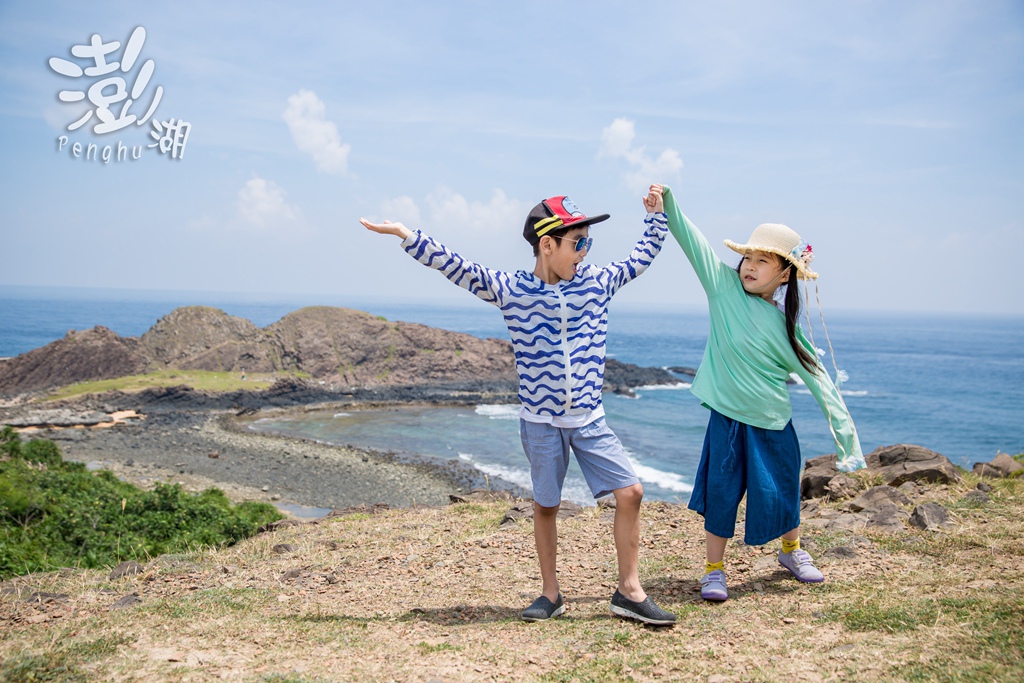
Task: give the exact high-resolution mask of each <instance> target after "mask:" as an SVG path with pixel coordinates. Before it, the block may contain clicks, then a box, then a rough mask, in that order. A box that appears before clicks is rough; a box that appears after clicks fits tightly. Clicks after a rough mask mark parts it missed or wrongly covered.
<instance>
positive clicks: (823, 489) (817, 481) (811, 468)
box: [800, 454, 839, 500]
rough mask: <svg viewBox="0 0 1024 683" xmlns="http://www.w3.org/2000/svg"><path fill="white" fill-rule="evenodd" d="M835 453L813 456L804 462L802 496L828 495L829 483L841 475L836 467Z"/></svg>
mask: <svg viewBox="0 0 1024 683" xmlns="http://www.w3.org/2000/svg"><path fill="white" fill-rule="evenodd" d="M836 462H837V458H836V456H835V454H832V455H822V456H819V457H817V458H811V459H809V460H808V461H807V462H805V463H804V473H803V476H801V477H800V498H801V499H803V500H806V499H808V498H821V497H822V496H826V495H828V484H829V482H830V481H832V479H833V478H834V477H836V476H838V475H839V468H838V467H836Z"/></svg>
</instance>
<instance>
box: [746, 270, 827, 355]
mask: <svg viewBox="0 0 1024 683" xmlns="http://www.w3.org/2000/svg"><path fill="white" fill-rule="evenodd" d="M773 255H774V256H775V257H776V258H777V259H779V263H780V265H783V266H786V265H788V266H789V279H788V280H787V281H786V283H785V284H784V285H782V286H783V287H785V288H786V294H785V298H784V300H783V306H784V308H785V315H786V336H787V337H789V345H790V346H791V347H793V353H795V354H796V358H797V360H799V361H800V365H802V366H804V368H806V369H807V372H809V373H811V374H812V375H816V374H818V359H817V358H815V357H814V356H812V355H811V352H810V351H808V350H807V349H806V348H804V345H803V344H801V343H800V342H799V341H797V339H796V327H797V323H798V321H799V320H800V285H799V284H798V280H797V276H796V274H797V271H796V266H794V265H793V264H792V263H790V262H789V260H788V259H784V258H782V257H781V256H779V255H778V254H773ZM742 265H743V260H742V259H740V262H739V264H737V266H736V272H737V273H739V272H740V267H741V266H742ZM750 296H757V295H756V294H751V295H750Z"/></svg>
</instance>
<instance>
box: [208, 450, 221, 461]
mask: <svg viewBox="0 0 1024 683" xmlns="http://www.w3.org/2000/svg"><path fill="white" fill-rule="evenodd" d="M206 457H207V458H213V459H214V460H216V459H217V458H219V457H220V453H218V452H217V451H211V452H210V453H207V454H206Z"/></svg>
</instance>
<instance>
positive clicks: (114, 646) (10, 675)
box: [0, 636, 134, 683]
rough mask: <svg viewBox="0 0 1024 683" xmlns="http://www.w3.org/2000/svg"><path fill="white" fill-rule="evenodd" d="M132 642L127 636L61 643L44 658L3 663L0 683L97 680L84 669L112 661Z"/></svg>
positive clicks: (26, 656) (23, 655)
mask: <svg viewBox="0 0 1024 683" xmlns="http://www.w3.org/2000/svg"><path fill="white" fill-rule="evenodd" d="M133 641H134V638H130V637H127V636H102V637H100V638H97V639H95V640H84V641H72V642H65V643H61V644H60V645H58V646H56V648H55V649H53V650H48V651H47V652H46V653H42V654H36V653H30V652H22V653H21V654H20V655H17V656H14V657H9V658H7V659H5V660H3V661H2V662H0V681H6V683H41V682H43V681H61V682H62V683H77V682H78V681H91V680H96V679H95V678H94V676H95V672H86V671H83V670H82V668H81V666H82V665H83V664H88V663H89V662H92V661H95V660H98V659H102V658H104V657H109V656H110V655H113V654H114V653H116V652H117V650H118V648H119V647H121V646H122V645H125V644H127V643H130V642H133Z"/></svg>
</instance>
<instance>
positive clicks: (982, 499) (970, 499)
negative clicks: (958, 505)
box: [960, 489, 992, 503]
mask: <svg viewBox="0 0 1024 683" xmlns="http://www.w3.org/2000/svg"><path fill="white" fill-rule="evenodd" d="M990 490H991V489H990ZM960 500H962V501H963V502H965V503H988V502H990V501H991V500H992V499H991V498H989V496H988V494H987V493H985V492H984V491H979V490H977V489H975V490H974V491H971V492H970V493H968V494H967V495H966V496H964V497H963V498H961V499H960Z"/></svg>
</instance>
